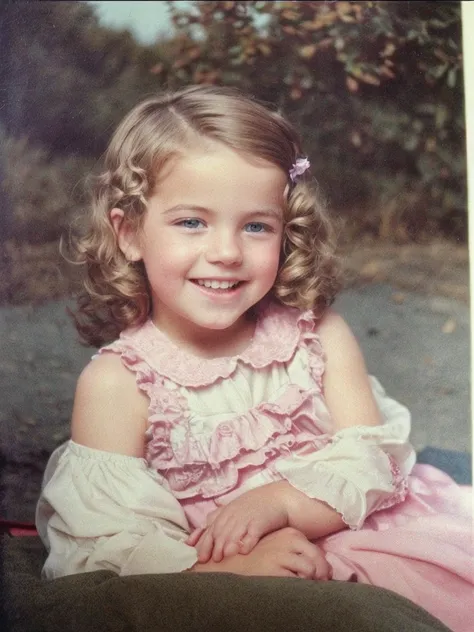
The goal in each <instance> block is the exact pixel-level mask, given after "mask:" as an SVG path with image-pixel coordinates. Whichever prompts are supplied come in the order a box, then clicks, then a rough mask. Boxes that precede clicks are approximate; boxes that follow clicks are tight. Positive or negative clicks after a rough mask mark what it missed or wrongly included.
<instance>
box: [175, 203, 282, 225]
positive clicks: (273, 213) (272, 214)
mask: <svg viewBox="0 0 474 632" xmlns="http://www.w3.org/2000/svg"><path fill="white" fill-rule="evenodd" d="M179 211H195V212H196V213H207V214H209V215H216V214H217V213H216V211H213V210H212V209H209V208H206V207H205V206H196V205H195V204H177V205H176V206H172V207H171V208H169V209H166V211H164V212H163V215H171V214H172V213H177V212H179ZM257 215H258V217H269V218H273V219H276V220H278V221H279V222H281V221H282V219H283V217H282V213H281V212H279V211H277V210H276V209H273V208H264V209H255V210H254V211H248V212H246V213H245V216H246V217H251V216H257Z"/></svg>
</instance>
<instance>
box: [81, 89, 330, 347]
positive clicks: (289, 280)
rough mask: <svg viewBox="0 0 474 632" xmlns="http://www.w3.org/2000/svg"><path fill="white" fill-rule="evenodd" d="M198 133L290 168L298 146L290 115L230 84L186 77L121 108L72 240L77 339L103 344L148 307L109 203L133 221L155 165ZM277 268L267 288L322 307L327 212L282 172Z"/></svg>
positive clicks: (143, 280)
mask: <svg viewBox="0 0 474 632" xmlns="http://www.w3.org/2000/svg"><path fill="white" fill-rule="evenodd" d="M203 139H208V140H212V141H217V142H219V143H222V144H224V145H226V146H227V147H230V148H231V149H233V150H236V151H239V152H244V153H247V154H252V155H254V156H256V157H258V158H262V159H264V160H267V161H269V162H271V163H273V164H274V165H276V166H278V167H280V168H281V169H282V170H283V171H284V172H285V173H286V174H289V171H290V169H291V168H292V165H293V164H294V163H295V161H296V159H297V158H298V157H300V156H301V155H302V150H301V143H300V140H299V137H298V135H297V133H296V131H295V130H294V129H293V127H292V126H291V124H290V123H289V122H288V121H287V120H286V119H285V118H284V117H283V116H281V115H280V114H279V113H277V112H275V111H272V110H271V109H269V108H267V107H266V106H264V105H263V104H261V103H259V102H257V101H256V100H254V99H253V98H251V97H249V96H247V95H244V94H242V93H240V92H239V91H238V90H236V89H233V88H224V87H215V86H191V87H188V88H185V89H182V90H180V91H177V92H173V93H164V94H162V95H159V96H157V97H153V98H149V99H147V100H145V101H143V102H142V103H140V104H138V105H137V106H136V107H135V108H134V109H132V111H131V112H130V113H129V114H128V115H127V116H125V118H124V119H123V120H122V122H121V123H120V125H119V127H118V128H117V130H116V132H115V134H114V135H113V137H112V139H111V142H110V144H109V147H108V149H107V151H106V154H105V159H104V162H105V170H104V171H103V172H102V173H101V174H100V175H99V176H98V177H97V178H96V181H95V186H94V190H93V194H92V205H91V210H92V212H91V214H90V218H89V220H90V221H89V225H88V227H87V230H86V232H85V233H83V234H82V235H81V236H78V237H75V238H73V239H72V240H71V241H70V245H71V246H72V252H73V253H74V254H73V257H74V261H75V263H78V264H81V265H83V266H84V267H85V272H86V275H85V280H84V291H83V292H82V294H80V295H79V296H78V309H77V313H76V315H75V316H74V319H75V324H76V327H77V330H78V332H79V334H80V336H81V338H82V340H83V341H84V342H85V343H87V344H89V345H92V346H96V347H99V346H101V345H103V344H105V343H107V342H110V341H112V340H114V339H115V338H117V336H118V335H119V334H120V332H121V331H123V330H124V329H126V328H127V327H134V326H138V325H141V324H142V323H143V322H144V321H145V320H146V319H147V318H148V316H149V313H150V309H151V304H150V303H151V300H150V293H149V287H148V282H147V277H146V274H145V270H144V267H143V265H142V264H141V262H138V263H131V262H129V261H127V259H126V258H125V256H124V255H123V253H122V251H121V250H120V248H119V246H118V241H117V236H116V234H115V231H114V229H113V226H112V223H111V220H110V217H109V213H110V211H111V209H112V208H120V209H122V210H123V212H124V217H125V219H126V221H128V222H130V224H131V225H132V226H133V227H134V228H135V229H137V230H138V229H139V228H140V227H141V225H142V222H143V219H144V217H145V214H146V211H147V199H148V198H149V197H150V196H151V195H152V193H153V191H154V189H155V186H156V183H157V178H158V174H159V173H160V170H161V169H162V167H163V166H164V165H165V163H167V162H168V161H169V160H170V159H172V158H175V157H176V156H179V155H183V154H184V153H185V152H186V150H187V149H189V148H192V147H195V146H196V142H197V141H198V142H199V141H200V142H201V143H202V141H203ZM288 184H289V189H288V196H287V204H286V209H285V217H284V234H283V239H282V249H281V258H280V269H279V272H278V275H277V279H276V283H275V285H274V287H273V290H272V293H273V296H274V298H276V299H277V300H278V301H280V302H281V303H283V304H284V305H288V306H291V307H296V308H299V309H313V310H314V311H315V313H316V314H317V315H321V314H322V313H323V312H324V310H325V308H326V307H327V306H328V305H330V304H331V303H332V302H333V300H334V297H335V294H336V292H337V291H338V289H339V287H340V280H339V279H340V276H339V265H338V259H337V257H336V256H335V242H334V231H333V228H332V222H331V221H330V219H329V217H328V213H327V211H326V209H325V207H324V205H323V204H322V202H321V200H320V199H319V197H318V195H317V193H316V192H315V191H313V190H311V188H310V187H309V186H308V185H307V184H304V183H303V182H297V183H296V184H294V183H292V182H291V181H290V178H289V176H288Z"/></svg>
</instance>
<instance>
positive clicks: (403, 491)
mask: <svg viewBox="0 0 474 632" xmlns="http://www.w3.org/2000/svg"><path fill="white" fill-rule="evenodd" d="M388 458H389V461H390V469H391V470H392V485H393V490H394V491H393V495H392V496H390V497H389V498H386V499H385V500H383V501H382V502H381V503H380V504H379V505H378V506H377V508H376V509H375V511H382V509H389V508H390V507H393V506H394V505H398V504H399V503H401V502H403V501H404V500H405V498H406V497H407V494H408V481H407V479H406V478H405V477H404V476H403V474H402V472H401V470H400V468H399V466H398V463H397V462H396V461H395V459H394V458H393V456H390V455H388Z"/></svg>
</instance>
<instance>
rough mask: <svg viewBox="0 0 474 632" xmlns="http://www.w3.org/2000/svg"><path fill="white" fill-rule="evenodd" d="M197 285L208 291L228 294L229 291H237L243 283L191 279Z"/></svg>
mask: <svg viewBox="0 0 474 632" xmlns="http://www.w3.org/2000/svg"><path fill="white" fill-rule="evenodd" d="M191 280H192V282H193V283H194V284H195V285H199V286H200V287H203V288H206V289H208V290H221V291H225V292H228V291H229V290H235V289H236V288H237V287H239V286H240V285H242V283H243V281H214V280H208V279H191Z"/></svg>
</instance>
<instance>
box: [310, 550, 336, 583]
mask: <svg viewBox="0 0 474 632" xmlns="http://www.w3.org/2000/svg"><path fill="white" fill-rule="evenodd" d="M331 578H332V568H331V567H330V565H329V562H328V561H327V559H326V558H325V557H324V555H321V556H320V558H319V559H317V560H316V570H315V573H314V579H317V580H319V581H327V580H329V579H331Z"/></svg>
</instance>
